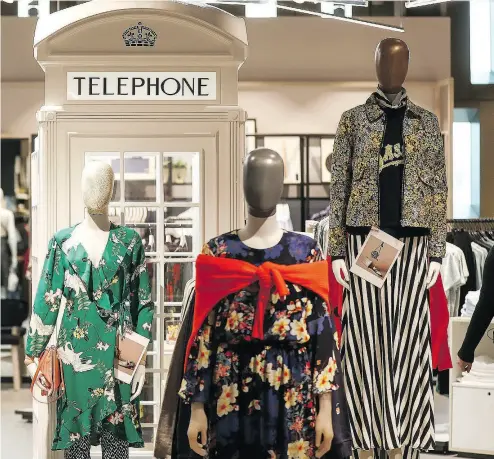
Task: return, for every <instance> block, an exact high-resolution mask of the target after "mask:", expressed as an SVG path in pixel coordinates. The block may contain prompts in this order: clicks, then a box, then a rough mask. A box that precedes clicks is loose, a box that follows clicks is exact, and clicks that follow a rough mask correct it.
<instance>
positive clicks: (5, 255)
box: [0, 236, 12, 288]
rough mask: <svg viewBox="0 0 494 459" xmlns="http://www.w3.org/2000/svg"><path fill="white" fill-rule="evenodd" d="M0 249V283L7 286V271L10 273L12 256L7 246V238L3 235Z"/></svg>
mask: <svg viewBox="0 0 494 459" xmlns="http://www.w3.org/2000/svg"><path fill="white" fill-rule="evenodd" d="M0 241H1V242H0V243H1V245H0V250H1V260H0V267H1V274H0V278H1V285H2V287H5V288H7V285H8V282H9V273H10V266H11V259H12V257H11V256H10V248H9V242H8V238H7V237H6V236H5V237H3V236H2V238H1V239H0Z"/></svg>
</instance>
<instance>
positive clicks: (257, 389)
mask: <svg viewBox="0 0 494 459" xmlns="http://www.w3.org/2000/svg"><path fill="white" fill-rule="evenodd" d="M203 253H205V254H209V255H211V256H216V257H229V258H236V259H240V260H243V261H247V262H250V263H253V264H255V265H260V264H262V263H263V262H265V261H271V262H274V263H278V264H285V265H289V264H296V263H310V262H313V261H316V260H319V259H320V257H321V254H320V252H319V250H318V248H317V245H316V242H315V241H314V240H313V239H311V238H309V237H307V236H304V235H300V234H297V233H293V232H285V233H284V234H283V237H282V239H281V240H280V241H279V243H278V244H277V245H275V246H274V247H271V248H268V249H265V250H259V249H252V248H250V247H247V246H246V245H245V244H244V243H243V242H242V241H241V240H240V239H239V238H238V235H237V232H236V231H234V232H231V233H227V234H224V235H221V236H218V237H216V238H214V239H212V240H211V241H209V242H208V243H207V244H206V245H205V247H204V249H203ZM287 287H288V289H289V294H288V295H287V296H286V297H285V298H283V297H280V296H279V295H278V294H277V293H276V292H275V291H274V290H273V291H272V295H271V301H270V304H269V305H268V307H267V309H266V314H265V318H264V339H263V340H255V339H251V335H252V327H253V323H254V315H255V310H256V303H257V296H258V292H259V285H258V283H255V284H252V285H250V286H249V287H247V288H245V289H244V290H241V291H239V292H237V293H235V294H232V295H229V296H228V297H226V298H225V299H224V300H222V301H221V302H220V303H219V304H218V305H217V306H216V308H215V309H214V310H213V311H212V312H211V314H210V315H209V317H208V320H207V321H206V322H205V323H204V324H203V326H202V328H201V330H200V332H199V334H198V336H197V338H196V340H195V343H194V345H193V347H192V351H191V354H190V356H189V360H188V364H187V368H186V371H185V374H184V379H183V381H182V387H181V389H180V392H179V395H180V396H181V397H182V398H183V399H184V400H185V401H186V402H201V403H204V404H205V407H206V410H207V412H208V421H209V441H208V452H209V455H210V457H215V458H222V459H223V458H224V459H231V458H234V457H238V456H239V454H240V453H239V452H240V451H242V457H244V455H245V454H247V455H252V457H256V459H257V458H272V457H273V458H280V459H290V458H293V459H295V458H300V459H303V458H313V457H315V430H314V425H315V416H316V406H317V403H318V398H317V396H318V395H320V394H323V393H326V392H331V391H334V390H338V387H339V384H340V381H339V377H338V378H337V375H339V373H340V356H339V350H338V338H337V334H336V330H335V328H334V326H333V322H332V320H331V317H330V316H329V314H328V311H327V307H326V304H325V303H324V301H323V300H322V299H321V298H320V297H319V296H317V295H316V294H314V293H313V292H311V291H309V290H307V289H305V288H302V287H300V286H298V285H295V284H290V283H287Z"/></svg>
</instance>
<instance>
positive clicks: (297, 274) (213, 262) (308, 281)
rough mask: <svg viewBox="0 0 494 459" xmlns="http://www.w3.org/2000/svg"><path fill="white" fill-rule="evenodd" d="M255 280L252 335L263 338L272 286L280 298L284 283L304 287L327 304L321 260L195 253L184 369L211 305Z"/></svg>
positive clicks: (325, 273)
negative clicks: (258, 260) (253, 259)
mask: <svg viewBox="0 0 494 459" xmlns="http://www.w3.org/2000/svg"><path fill="white" fill-rule="evenodd" d="M254 282H259V296H258V300H257V305H256V312H255V317H254V326H253V330H252V338H254V339H263V338H264V314H265V311H266V306H267V305H268V304H269V297H270V295H271V289H272V288H273V286H274V287H275V289H276V292H277V293H278V295H279V296H280V297H283V296H286V295H288V293H289V291H288V288H287V286H286V282H290V283H292V284H297V285H300V286H302V287H305V288H307V289H309V290H311V291H313V292H314V293H316V294H317V295H319V296H320V297H321V298H322V299H323V300H324V301H325V302H326V304H329V300H328V296H329V284H328V265H327V263H326V262H325V261H316V262H313V263H301V264H297V265H279V264H276V263H272V262H269V261H268V262H265V263H263V264H262V265H260V266H255V265H253V264H251V263H248V262H246V261H241V260H235V259H233V258H219V257H212V256H209V255H199V256H198V257H197V261H196V286H195V289H196V296H195V305H194V318H193V321H192V333H191V335H190V337H189V342H188V343H187V350H186V354H185V355H186V358H185V368H186V367H187V360H188V358H189V355H190V351H191V348H192V345H193V343H194V340H195V338H196V336H197V334H198V332H199V330H200V328H201V326H202V324H203V323H204V321H205V320H206V318H207V316H208V314H209V313H210V312H211V311H212V310H213V309H214V307H215V306H216V305H217V304H218V303H219V302H220V301H221V300H222V299H223V298H225V297H227V296H228V295H230V294H232V293H235V292H238V291H240V290H242V289H244V288H245V287H248V286H249V285H251V284H253V283H254Z"/></svg>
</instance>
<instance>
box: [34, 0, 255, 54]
mask: <svg viewBox="0 0 494 459" xmlns="http://www.w3.org/2000/svg"><path fill="white" fill-rule="evenodd" d="M137 10H138V11H139V12H141V13H147V14H149V13H152V14H162V15H164V16H175V17H178V18H182V19H187V20H189V21H190V22H196V23H198V25H202V26H203V27H206V28H209V29H213V30H216V31H217V32H218V33H220V34H222V35H227V36H229V37H230V38H231V39H233V41H237V42H240V44H243V45H245V46H247V44H248V42H247V31H246V26H245V21H244V19H243V18H238V17H236V16H233V15H231V14H229V13H227V12H225V11H223V10H220V9H218V8H215V7H212V6H210V5H202V4H197V3H186V2H181V1H176V0H167V1H147V0H137V1H127V0H126V1H121V0H120V1H112V0H109V1H107V0H93V1H90V2H86V3H83V4H80V5H77V6H73V7H71V8H67V9H65V10H61V11H58V12H56V13H53V14H50V15H49V16H46V17H42V18H40V19H39V20H38V23H37V25H36V31H35V34H34V47H35V48H36V47H38V46H39V45H40V44H41V43H42V42H44V41H45V40H47V39H49V38H51V37H54V36H56V35H57V34H59V33H61V32H62V31H64V32H65V31H69V30H70V29H72V28H74V29H75V28H79V27H81V26H82V25H84V24H85V23H89V22H91V21H92V20H94V19H96V17H98V16H118V15H121V14H122V13H123V14H125V13H127V14H130V13H132V12H134V11H135V12H136V13H137Z"/></svg>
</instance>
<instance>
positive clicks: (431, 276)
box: [426, 261, 441, 289]
mask: <svg viewBox="0 0 494 459" xmlns="http://www.w3.org/2000/svg"><path fill="white" fill-rule="evenodd" d="M440 272H441V263H438V262H437V261H431V262H430V264H429V271H428V272H427V281H426V284H427V288H428V289H429V288H431V287H432V286H433V285H434V284H435V283H436V282H437V278H438V276H439V273H440Z"/></svg>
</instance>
